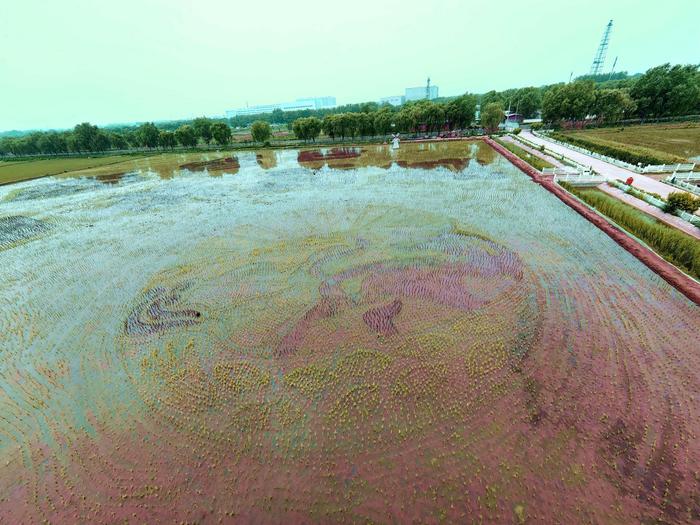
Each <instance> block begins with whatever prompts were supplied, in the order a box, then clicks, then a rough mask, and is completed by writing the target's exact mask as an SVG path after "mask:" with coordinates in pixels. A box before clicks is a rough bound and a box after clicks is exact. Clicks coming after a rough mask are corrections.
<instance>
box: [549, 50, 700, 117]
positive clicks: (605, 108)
mask: <svg viewBox="0 0 700 525" xmlns="http://www.w3.org/2000/svg"><path fill="white" fill-rule="evenodd" d="M698 67H699V66H697V65H686V66H681V65H675V66H671V65H670V64H664V65H661V66H657V67H654V68H651V69H649V70H648V71H647V72H646V73H644V74H643V75H640V76H639V77H636V78H634V79H629V80H628V81H627V82H625V83H620V82H619V81H618V83H617V86H618V87H613V88H609V87H604V86H606V84H607V85H610V82H605V83H603V84H601V83H596V82H595V80H593V79H585V78H584V79H578V80H576V81H575V82H571V83H569V84H557V85H554V86H551V87H549V88H548V89H547V90H546V91H545V92H544V96H543V98H542V119H543V120H544V121H545V122H552V123H556V122H559V121H569V120H583V119H585V118H586V117H587V116H596V117H597V118H598V119H599V120H601V121H603V122H608V123H614V122H617V121H619V120H621V119H624V118H635V117H639V118H661V117H674V116H681V115H691V114H698V113H700V71H698ZM619 86H621V87H619Z"/></svg>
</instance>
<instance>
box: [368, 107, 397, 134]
mask: <svg viewBox="0 0 700 525" xmlns="http://www.w3.org/2000/svg"><path fill="white" fill-rule="evenodd" d="M372 118H373V119H374V131H375V133H377V134H378V135H386V134H388V133H389V132H390V131H391V130H392V127H391V125H392V124H393V122H392V121H393V118H394V114H393V112H392V111H391V109H390V108H389V107H382V108H381V109H379V110H378V111H377V112H376V113H374V114H373V115H372Z"/></svg>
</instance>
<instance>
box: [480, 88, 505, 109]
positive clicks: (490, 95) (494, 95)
mask: <svg viewBox="0 0 700 525" xmlns="http://www.w3.org/2000/svg"><path fill="white" fill-rule="evenodd" d="M492 102H498V103H499V104H500V105H501V106H504V105H505V103H506V101H505V99H504V98H503V95H502V94H500V93H499V92H498V91H494V90H491V91H489V92H487V93H484V94H483V95H481V98H480V99H479V103H480V104H481V108H482V109H483V108H485V107H486V106H488V105H489V104H491V103H492Z"/></svg>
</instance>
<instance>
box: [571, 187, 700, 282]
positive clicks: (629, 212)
mask: <svg viewBox="0 0 700 525" xmlns="http://www.w3.org/2000/svg"><path fill="white" fill-rule="evenodd" d="M559 184H560V185H561V186H562V187H563V188H565V189H566V190H568V191H569V192H570V193H573V194H574V195H576V196H577V197H578V198H579V199H581V200H582V201H584V202H585V203H586V204H588V205H589V206H591V207H593V208H595V209H596V210H598V212H600V213H601V214H603V215H605V216H606V217H608V218H610V219H612V220H613V221H614V222H615V223H616V224H618V225H619V226H620V227H622V228H624V229H625V230H627V231H628V232H629V233H631V234H632V235H634V236H635V237H637V238H639V239H641V240H642V241H644V242H645V243H646V244H648V245H649V246H650V247H651V248H652V249H653V250H654V251H655V252H656V253H658V254H659V255H661V256H662V257H663V258H664V259H666V260H667V261H669V262H671V263H673V264H674V265H676V266H678V267H679V268H681V269H682V270H684V271H686V272H687V273H688V274H690V275H692V276H693V277H695V278H696V279H700V241H698V240H697V239H695V238H694V237H691V236H690V235H687V234H685V233H683V232H681V231H679V230H677V229H675V228H673V227H671V226H668V225H666V224H664V223H663V222H661V221H658V220H656V219H655V218H654V217H652V216H651V215H648V214H646V213H644V212H642V211H640V210H638V209H636V208H634V207H632V206H630V205H629V204H626V203H624V202H620V201H619V200H617V199H616V198H614V197H612V196H610V195H607V194H606V193H604V192H602V191H600V190H598V189H594V188H582V187H576V186H572V185H571V184H568V183H566V182H560V183H559Z"/></svg>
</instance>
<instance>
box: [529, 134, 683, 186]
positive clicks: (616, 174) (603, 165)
mask: <svg viewBox="0 0 700 525" xmlns="http://www.w3.org/2000/svg"><path fill="white" fill-rule="evenodd" d="M522 136H523V138H525V139H527V140H529V141H530V142H533V143H535V144H543V145H545V146H546V147H547V149H549V150H551V151H553V152H555V153H558V154H560V155H564V156H565V157H568V158H570V159H571V160H573V161H576V162H578V163H579V164H583V165H584V166H590V167H592V168H593V169H594V170H595V171H597V172H598V173H600V174H601V175H602V176H603V177H605V179H620V180H622V181H625V180H627V177H632V178H633V179H634V183H633V186H635V187H637V188H640V189H642V190H645V191H647V192H652V193H658V194H659V195H661V196H662V197H663V198H664V199H665V198H666V197H668V194H669V193H672V192H674V191H683V190H679V189H677V188H674V187H673V186H669V185H668V184H664V183H663V182H661V181H658V180H654V179H652V178H651V177H647V176H645V175H642V174H640V173H635V172H634V171H631V170H628V169H625V168H621V167H619V166H615V165H614V164H610V163H609V162H605V161H604V160H600V159H596V158H595V157H591V156H590V155H586V154H584V153H579V152H578V151H574V150H572V149H570V148H567V147H566V146H562V145H560V144H557V143H556V142H552V141H549V140H546V139H543V138H541V137H536V136H535V135H533V134H532V133H531V132H530V131H527V130H523V131H522Z"/></svg>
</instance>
